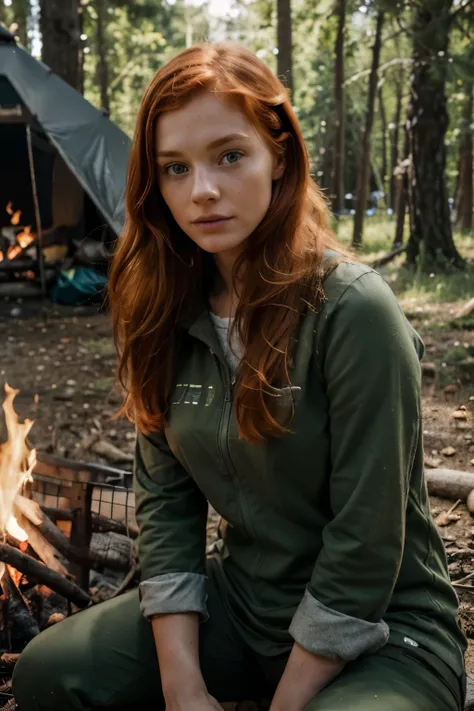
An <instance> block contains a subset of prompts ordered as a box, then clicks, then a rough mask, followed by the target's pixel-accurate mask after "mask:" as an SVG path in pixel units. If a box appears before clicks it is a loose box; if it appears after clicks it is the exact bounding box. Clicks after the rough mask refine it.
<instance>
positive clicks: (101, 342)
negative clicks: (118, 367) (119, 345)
mask: <svg viewBox="0 0 474 711" xmlns="http://www.w3.org/2000/svg"><path fill="white" fill-rule="evenodd" d="M87 349H88V351H89V353H92V354H93V355H95V354H97V355H100V356H102V357H103V358H109V357H115V346H114V342H113V340H112V338H96V339H95V340H91V341H88V342H87Z"/></svg>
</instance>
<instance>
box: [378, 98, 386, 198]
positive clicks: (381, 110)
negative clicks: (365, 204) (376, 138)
mask: <svg viewBox="0 0 474 711" xmlns="http://www.w3.org/2000/svg"><path fill="white" fill-rule="evenodd" d="M377 94H378V100H379V113H380V125H381V129H382V171H381V172H382V176H381V177H382V187H383V192H384V199H385V204H386V205H387V203H388V191H387V178H388V175H387V172H388V160H387V119H386V116H385V104H384V102H383V86H382V85H380V86H379V88H378V92H377Z"/></svg>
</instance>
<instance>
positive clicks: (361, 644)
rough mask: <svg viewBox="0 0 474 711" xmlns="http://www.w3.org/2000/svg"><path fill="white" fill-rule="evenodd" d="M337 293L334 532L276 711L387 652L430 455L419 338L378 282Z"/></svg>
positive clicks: (327, 323) (296, 633) (330, 378)
mask: <svg viewBox="0 0 474 711" xmlns="http://www.w3.org/2000/svg"><path fill="white" fill-rule="evenodd" d="M340 268H342V269H345V268H346V267H345V265H340ZM348 269H349V268H348ZM331 288H332V287H331V286H329V288H328V289H327V292H328V293H327V296H328V306H327V307H326V308H327V311H326V313H325V314H324V319H321V321H322V326H321V328H322V333H321V334H320V339H319V342H318V353H319V354H321V361H320V363H321V375H322V377H323V378H324V382H325V389H326V394H327V398H328V409H329V432H330V439H331V442H330V452H331V472H330V478H329V495H330V505H331V509H332V520H331V521H330V522H329V523H328V524H327V526H326V527H325V529H324V531H323V547H322V549H321V552H320V554H319V556H318V558H317V560H316V561H315V566H314V569H313V573H312V576H311V580H310V581H309V583H308V586H307V590H306V592H305V595H304V597H303V599H302V601H301V603H300V605H299V607H298V609H297V611H296V613H295V615H294V618H293V621H292V623H291V626H290V633H291V634H292V636H293V638H294V640H295V642H296V645H295V648H294V650H293V653H292V655H291V658H290V662H289V664H288V669H287V670H286V672H285V674H284V676H283V679H282V681H281V684H280V687H279V690H278V692H277V696H276V697H275V704H278V705H275V708H274V709H272V711H276V709H277V708H278V709H280V708H282V705H281V704H280V699H286V700H288V699H289V698H291V696H292V694H293V693H295V694H297V699H299V702H300V703H296V704H295V705H292V706H291V708H292V710H293V709H295V710H296V711H297V710H298V709H301V708H303V707H304V705H305V703H307V701H309V699H310V698H311V694H312V695H313V696H314V695H316V694H317V693H318V692H319V691H320V689H321V688H322V687H323V686H325V685H326V684H327V683H329V682H330V681H331V679H332V678H334V676H336V675H337V674H338V673H339V671H340V670H341V669H342V668H343V663H344V662H350V661H352V660H355V659H357V658H358V657H359V656H360V655H361V654H364V653H369V652H374V651H376V650H377V649H378V648H380V647H382V646H383V645H384V644H385V643H386V642H387V639H388V635H389V628H388V626H387V624H386V623H385V621H384V615H385V612H386V610H387V607H388V605H389V603H390V600H391V597H392V593H393V589H394V587H395V584H396V581H397V578H398V574H399V570H400V565H401V562H402V558H403V550H404V542H405V517H406V508H407V502H408V494H409V487H410V478H411V474H412V468H413V462H414V460H415V454H416V453H417V452H418V451H419V448H420V447H421V413H420V380H421V377H420V364H419V359H418V354H417V349H416V348H415V342H416V337H415V336H414V334H413V331H412V330H411V328H410V326H409V325H408V323H407V321H406V319H405V317H404V315H403V313H402V312H401V310H400V308H399V306H398V304H397V302H396V299H395V297H394V295H393V294H392V292H391V290H390V289H389V287H388V286H387V285H386V284H385V283H384V282H383V280H382V278H381V277H380V276H379V275H378V274H376V273H374V272H367V273H365V274H362V275H359V277H358V278H356V279H355V280H353V281H352V283H351V284H350V286H348V287H347V286H346V288H345V291H344V292H343V293H342V295H337V294H334V293H333V294H331ZM331 296H332V297H333V298H332V301H331ZM420 349H421V346H420ZM311 655H312V656H311ZM298 687H299V688H300V689H301V691H300V692H298V690H297V688H298ZM313 692H314V693H313Z"/></svg>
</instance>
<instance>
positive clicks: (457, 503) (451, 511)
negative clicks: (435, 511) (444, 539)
mask: <svg viewBox="0 0 474 711" xmlns="http://www.w3.org/2000/svg"><path fill="white" fill-rule="evenodd" d="M461 502H462V499H458V500H457V501H456V503H455V504H453V505H452V506H451V508H450V509H449V511H448V512H447V515H448V516H449V515H450V514H452V513H453V511H454V510H455V509H457V507H458V506H459V504H460V503H461Z"/></svg>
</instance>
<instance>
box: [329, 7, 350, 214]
mask: <svg viewBox="0 0 474 711" xmlns="http://www.w3.org/2000/svg"><path fill="white" fill-rule="evenodd" d="M336 13H337V16H338V26H337V36H336V47H335V52H336V63H335V69H334V114H335V127H334V164H333V168H334V174H333V181H332V190H331V200H332V209H333V212H335V213H341V212H342V210H343V209H344V195H345V192H344V150H345V149H344V144H345V140H344V139H345V106H344V39H345V27H346V0H337V9H336Z"/></svg>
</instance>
